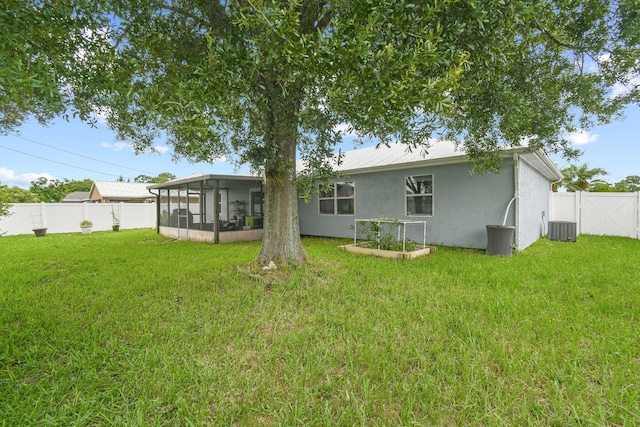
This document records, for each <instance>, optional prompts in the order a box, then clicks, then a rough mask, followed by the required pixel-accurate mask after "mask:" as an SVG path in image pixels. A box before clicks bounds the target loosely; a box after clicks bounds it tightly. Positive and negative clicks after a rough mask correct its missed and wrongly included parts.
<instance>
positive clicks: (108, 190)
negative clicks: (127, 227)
mask: <svg viewBox="0 0 640 427" xmlns="http://www.w3.org/2000/svg"><path fill="white" fill-rule="evenodd" d="M148 185H149V184H146V183H143V182H119V181H115V182H114V181H94V182H93V185H92V186H91V198H92V199H94V200H95V199H96V198H100V199H116V200H141V199H142V200H143V199H151V198H153V197H154V196H153V195H152V194H151V193H149V191H148V190H147V186H148ZM96 196H98V197H96Z"/></svg>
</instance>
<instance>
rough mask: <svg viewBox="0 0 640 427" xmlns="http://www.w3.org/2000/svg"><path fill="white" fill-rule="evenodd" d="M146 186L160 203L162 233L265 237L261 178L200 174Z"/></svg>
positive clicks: (207, 238) (220, 239)
mask: <svg viewBox="0 0 640 427" xmlns="http://www.w3.org/2000/svg"><path fill="white" fill-rule="evenodd" d="M145 185H146V186H148V193H147V194H149V193H151V194H153V195H154V197H155V199H156V200H157V202H158V203H157V217H158V232H159V233H160V234H163V235H165V236H170V237H175V238H178V239H188V240H195V241H203V242H211V243H227V242H233V241H238V240H257V239H260V238H261V237H262V233H263V230H262V214H263V211H264V210H263V203H262V194H263V193H262V179H261V178H260V177H256V176H233V175H210V174H203V173H199V174H193V175H189V176H187V177H183V178H179V179H174V180H172V181H168V182H165V183H162V184H155V185H148V184H145ZM214 218H217V220H214Z"/></svg>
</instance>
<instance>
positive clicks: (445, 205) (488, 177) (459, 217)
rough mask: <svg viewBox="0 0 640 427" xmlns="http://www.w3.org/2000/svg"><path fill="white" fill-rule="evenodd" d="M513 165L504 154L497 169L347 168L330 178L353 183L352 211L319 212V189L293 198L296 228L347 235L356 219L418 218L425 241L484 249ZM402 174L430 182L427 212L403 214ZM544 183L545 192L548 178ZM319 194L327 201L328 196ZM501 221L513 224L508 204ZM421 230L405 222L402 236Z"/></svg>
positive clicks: (415, 236)
mask: <svg viewBox="0 0 640 427" xmlns="http://www.w3.org/2000/svg"><path fill="white" fill-rule="evenodd" d="M513 165H514V162H513V159H511V158H508V159H505V160H504V162H503V169H502V171H501V172H500V173H499V174H495V173H486V174H473V175H472V174H471V172H470V171H471V168H472V165H471V163H460V164H449V165H436V166H425V167H417V168H412V169H402V170H391V171H377V172H367V173H357V174H352V175H351V176H348V177H346V178H342V179H337V180H335V182H350V183H353V186H354V197H353V214H337V213H335V212H334V214H327V213H324V214H321V213H320V202H319V195H318V194H314V195H313V197H311V199H310V201H309V203H305V202H304V201H302V200H301V201H300V203H299V216H300V231H301V234H303V235H310V236H326V237H344V238H353V236H354V226H355V224H354V221H355V220H356V219H369V218H379V217H388V218H394V219H399V220H418V221H423V220H424V221H426V224H427V243H430V244H435V245H444V246H458V247H464V248H477V249H484V248H486V245H487V232H486V225H488V224H501V223H502V219H503V217H504V215H505V210H506V208H507V205H508V204H509V201H510V200H511V199H512V197H513V196H514V193H515V188H514V187H515V184H514V167H513ZM534 172H535V171H534ZM408 177H414V178H415V177H418V178H421V179H423V178H424V177H426V179H425V181H426V182H430V183H431V184H432V185H431V186H432V188H431V191H432V193H431V195H432V199H431V200H432V203H431V207H430V210H431V211H432V212H431V213H432V214H431V215H428V214H427V215H420V214H413V215H407V203H408V202H407V200H408V199H410V198H411V195H410V194H409V195H408V194H407V193H408V190H407V188H406V187H407V186H406V180H407V178H408ZM429 177H430V178H429ZM545 188H546V191H547V192H548V182H547V186H546V187H545ZM409 193H410V191H409ZM536 197H537V196H536ZM545 199H547V200H548V196H547V195H545ZM324 200H325V203H331V201H330V199H326V198H325V199H324ZM336 203H337V200H336ZM409 203H410V202H409ZM324 206H326V205H324ZM336 206H337V204H336ZM325 210H326V209H325ZM336 210H338V209H336ZM506 224H507V225H514V224H515V208H514V207H512V208H511V209H510V210H509V214H508V217H507V222H506ZM422 234H423V229H422V227H421V226H417V225H411V226H407V237H408V238H410V239H412V240H415V241H416V242H422ZM527 241H528V240H527Z"/></svg>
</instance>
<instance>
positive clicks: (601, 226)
mask: <svg viewBox="0 0 640 427" xmlns="http://www.w3.org/2000/svg"><path fill="white" fill-rule="evenodd" d="M639 210H640V192H635V193H588V192H583V191H577V192H575V193H551V195H550V197H549V221H569V222H575V223H576V231H577V234H596V235H603V236H623V237H632V238H635V239H638V238H640V212H639Z"/></svg>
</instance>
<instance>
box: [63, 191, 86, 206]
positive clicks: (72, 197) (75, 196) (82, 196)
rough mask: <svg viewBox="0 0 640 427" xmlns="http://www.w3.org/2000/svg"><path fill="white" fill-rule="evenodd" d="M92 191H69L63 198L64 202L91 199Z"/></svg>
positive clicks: (78, 201) (79, 201)
mask: <svg viewBox="0 0 640 427" xmlns="http://www.w3.org/2000/svg"><path fill="white" fill-rule="evenodd" d="M90 194H91V192H89V191H74V192H73V193H69V194H67V195H66V196H65V198H64V199H62V203H81V202H86V201H88V200H89V195H90Z"/></svg>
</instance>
